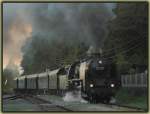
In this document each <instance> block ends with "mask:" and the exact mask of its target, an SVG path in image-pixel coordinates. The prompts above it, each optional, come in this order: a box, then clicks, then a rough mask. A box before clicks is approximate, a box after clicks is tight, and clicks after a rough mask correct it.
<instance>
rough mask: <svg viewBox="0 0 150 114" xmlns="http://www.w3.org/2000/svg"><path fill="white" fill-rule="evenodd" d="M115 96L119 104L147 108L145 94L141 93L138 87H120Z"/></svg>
mask: <svg viewBox="0 0 150 114" xmlns="http://www.w3.org/2000/svg"><path fill="white" fill-rule="evenodd" d="M138 93H139V94H138ZM115 98H116V100H117V103H119V104H122V105H126V106H131V107H137V108H143V109H147V102H148V101H147V95H146V93H143V94H141V90H140V89H133V88H132V89H129V88H121V89H120V90H119V91H118V93H117V94H116V96H115Z"/></svg>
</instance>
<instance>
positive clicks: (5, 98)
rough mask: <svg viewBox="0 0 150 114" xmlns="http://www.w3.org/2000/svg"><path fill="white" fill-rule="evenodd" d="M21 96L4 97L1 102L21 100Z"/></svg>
mask: <svg viewBox="0 0 150 114" xmlns="http://www.w3.org/2000/svg"><path fill="white" fill-rule="evenodd" d="M21 97H22V96H20V95H12V96H8V97H4V98H2V99H3V100H7V99H10V100H15V99H18V98H21Z"/></svg>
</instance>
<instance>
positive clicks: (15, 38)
mask: <svg viewBox="0 0 150 114" xmlns="http://www.w3.org/2000/svg"><path fill="white" fill-rule="evenodd" d="M113 7H114V4H111V3H4V4H3V39H4V40H3V64H4V67H6V65H7V64H8V63H9V61H13V62H14V64H16V65H18V66H20V62H21V61H22V59H23V55H25V54H26V51H29V50H30V45H31V41H33V40H34V39H35V38H36V37H35V36H41V38H42V39H43V40H44V39H46V40H48V41H49V42H50V41H53V40H58V42H61V41H62V40H65V41H67V42H68V44H69V45H71V44H72V43H73V44H74V43H78V42H84V43H86V45H89V46H90V45H92V46H93V47H101V45H102V43H103V40H104V38H105V37H106V22H107V21H108V20H109V19H111V18H112V17H113V13H112V8H113ZM35 41H36V40H35ZM22 47H23V49H21V48H22ZM32 53H33V52H32V51H31V56H32ZM29 55H30V54H29Z"/></svg>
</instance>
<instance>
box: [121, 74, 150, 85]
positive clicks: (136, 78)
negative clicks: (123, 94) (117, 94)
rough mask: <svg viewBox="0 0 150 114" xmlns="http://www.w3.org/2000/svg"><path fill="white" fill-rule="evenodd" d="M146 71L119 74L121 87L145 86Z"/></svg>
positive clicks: (146, 79)
mask: <svg viewBox="0 0 150 114" xmlns="http://www.w3.org/2000/svg"><path fill="white" fill-rule="evenodd" d="M147 77H148V74H147V72H144V73H138V74H127V75H122V76H121V85H122V87H147V81H148V78H147Z"/></svg>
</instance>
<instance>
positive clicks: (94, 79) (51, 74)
mask: <svg viewBox="0 0 150 114" xmlns="http://www.w3.org/2000/svg"><path fill="white" fill-rule="evenodd" d="M14 81H15V88H14V91H15V92H16V93H19V94H20V93H22V94H57V95H64V94H65V93H66V92H68V91H81V95H82V97H83V98H85V99H88V100H90V101H106V102H109V101H110V98H111V97H112V96H114V95H115V93H116V91H117V89H118V88H119V86H120V79H119V77H118V75H117V71H116V65H115V64H114V63H112V62H107V61H105V60H104V59H103V58H102V57H101V56H99V54H97V53H95V54H92V56H90V57H88V58H87V59H83V60H79V61H76V62H74V63H73V64H71V65H68V66H64V67H61V68H59V69H56V70H52V71H49V70H46V72H43V73H39V74H32V75H24V76H20V77H18V78H15V79H14Z"/></svg>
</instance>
